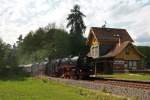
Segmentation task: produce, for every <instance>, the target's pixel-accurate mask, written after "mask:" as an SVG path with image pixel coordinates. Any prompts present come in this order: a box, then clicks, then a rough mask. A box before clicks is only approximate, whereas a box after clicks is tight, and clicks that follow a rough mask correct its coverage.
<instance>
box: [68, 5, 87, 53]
mask: <svg viewBox="0 0 150 100" xmlns="http://www.w3.org/2000/svg"><path fill="white" fill-rule="evenodd" d="M83 17H85V15H84V14H83V13H82V12H81V11H80V6H79V5H75V6H74V8H73V9H71V13H70V14H69V15H68V17H67V21H68V24H67V28H69V27H70V38H71V44H72V47H71V53H72V55H79V53H80V52H83V51H84V47H85V38H84V37H83V33H84V31H85V29H86V26H85V24H84V21H83Z"/></svg>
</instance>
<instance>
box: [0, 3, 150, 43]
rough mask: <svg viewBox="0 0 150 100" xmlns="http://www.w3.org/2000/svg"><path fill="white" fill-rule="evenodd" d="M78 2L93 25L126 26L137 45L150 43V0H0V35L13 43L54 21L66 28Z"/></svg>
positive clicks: (87, 19)
mask: <svg viewBox="0 0 150 100" xmlns="http://www.w3.org/2000/svg"><path fill="white" fill-rule="evenodd" d="M75 4H78V5H80V7H81V12H83V13H84V14H85V15H86V17H85V18H84V22H85V24H86V26H87V30H86V33H85V34H86V36H87V35H88V31H89V29H90V27H101V26H102V25H104V23H105V21H106V27H111V28H125V29H126V30H127V31H128V32H129V34H130V35H131V37H132V38H133V39H134V40H135V44H136V45H148V46H150V0H0V38H1V39H2V40H3V41H5V42H6V43H10V44H14V43H15V42H16V41H17V38H18V37H19V35H20V34H22V35H23V36H25V35H27V33H29V31H31V30H33V31H34V30H36V29H38V28H39V27H44V26H46V25H48V24H49V23H55V24H56V26H57V27H59V28H66V24H67V21H66V18H67V15H68V14H69V13H70V9H72V8H73V6H74V5H75Z"/></svg>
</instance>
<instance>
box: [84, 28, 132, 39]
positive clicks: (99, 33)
mask: <svg viewBox="0 0 150 100" xmlns="http://www.w3.org/2000/svg"><path fill="white" fill-rule="evenodd" d="M91 34H93V35H94V36H95V38H96V39H97V40H98V41H105V40H108V41H109V40H110V41H118V37H119V38H120V41H121V42H124V41H130V42H134V41H133V39H132V38H131V37H130V35H129V33H128V32H127V31H126V30H125V29H117V28H100V27H91V29H90V34H89V37H88V38H90V36H91ZM87 42H88V41H87Z"/></svg>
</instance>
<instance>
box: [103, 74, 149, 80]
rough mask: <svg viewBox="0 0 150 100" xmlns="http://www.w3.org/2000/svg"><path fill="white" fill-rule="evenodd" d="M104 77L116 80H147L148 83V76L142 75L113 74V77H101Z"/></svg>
mask: <svg viewBox="0 0 150 100" xmlns="http://www.w3.org/2000/svg"><path fill="white" fill-rule="evenodd" d="M103 76H104V77H110V78H117V79H129V80H130V79H133V80H147V81H150V74H144V73H136V74H134V73H115V74H113V75H103Z"/></svg>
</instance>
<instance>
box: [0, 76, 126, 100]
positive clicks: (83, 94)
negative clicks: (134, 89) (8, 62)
mask: <svg viewBox="0 0 150 100" xmlns="http://www.w3.org/2000/svg"><path fill="white" fill-rule="evenodd" d="M0 100H127V98H125V97H121V96H113V95H111V94H108V93H103V92H100V91H93V90H89V89H84V88H76V87H71V86H68V85H65V84H60V83H56V82H54V81H49V80H47V81H46V82H45V81H43V80H41V79H35V78H24V81H22V80H15V79H14V80H11V81H5V80H0Z"/></svg>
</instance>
